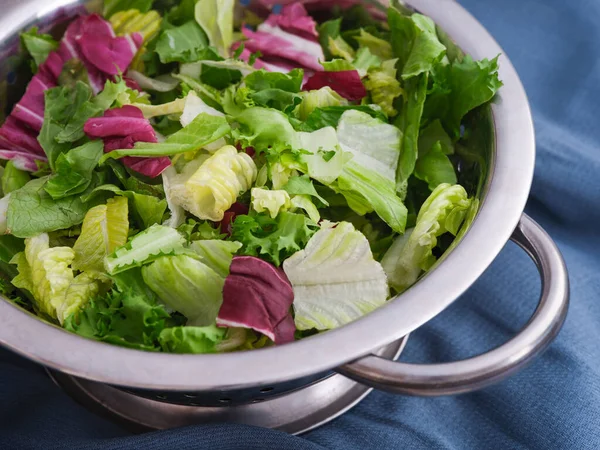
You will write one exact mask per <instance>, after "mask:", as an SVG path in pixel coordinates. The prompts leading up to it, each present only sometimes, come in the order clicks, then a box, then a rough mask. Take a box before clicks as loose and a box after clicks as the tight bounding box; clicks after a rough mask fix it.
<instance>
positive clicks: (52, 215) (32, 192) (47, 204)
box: [7, 177, 103, 238]
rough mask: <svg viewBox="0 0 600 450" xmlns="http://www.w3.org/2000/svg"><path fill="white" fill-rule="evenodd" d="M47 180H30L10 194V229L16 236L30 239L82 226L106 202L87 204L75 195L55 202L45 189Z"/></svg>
mask: <svg viewBox="0 0 600 450" xmlns="http://www.w3.org/2000/svg"><path fill="white" fill-rule="evenodd" d="M47 180H48V178H47V177H44V178H38V179H34V180H31V181H30V182H29V183H27V184H26V185H25V186H23V187H22V188H21V189H18V190H16V191H14V192H13V193H12V194H11V197H10V201H9V203H8V211H7V226H8V231H9V232H10V233H11V234H13V235H14V236H17V237H21V238H30V237H34V236H37V235H39V234H41V233H49V232H51V231H56V230H65V229H68V228H71V227H72V226H74V225H79V224H80V223H81V222H82V221H83V218H84V217H85V213H86V212H87V211H88V209H90V208H91V207H93V206H96V205H97V204H98V203H100V202H102V201H103V199H102V198H95V199H94V200H93V201H90V202H88V203H84V202H83V201H82V200H81V199H80V198H79V196H76V195H74V196H71V197H65V198H62V199H60V200H54V199H52V197H50V195H49V194H48V193H47V192H46V191H45V190H44V185H45V184H46V182H47Z"/></svg>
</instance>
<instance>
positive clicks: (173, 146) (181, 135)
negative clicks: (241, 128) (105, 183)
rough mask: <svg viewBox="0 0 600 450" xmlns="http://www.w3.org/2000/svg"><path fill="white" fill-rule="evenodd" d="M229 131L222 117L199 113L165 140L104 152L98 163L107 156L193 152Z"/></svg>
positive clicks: (117, 157)
mask: <svg viewBox="0 0 600 450" xmlns="http://www.w3.org/2000/svg"><path fill="white" fill-rule="evenodd" d="M230 131H231V128H230V126H229V124H228V123H227V120H226V119H225V118H224V117H216V116H212V115H210V114H206V113H201V114H198V116H196V118H195V119H194V120H193V121H192V123H190V124H189V125H188V126H186V127H184V128H183V129H181V130H179V131H178V132H177V133H175V134H172V135H171V136H169V137H168V138H167V139H166V140H165V142H162V143H158V144H154V143H150V142H137V143H136V144H135V147H134V148H133V149H128V150H114V151H112V152H110V153H106V154H105V155H104V156H103V157H102V158H101V159H100V163H103V162H104V161H106V160H107V159H109V158H115V159H119V158H123V157H125V156H146V157H158V156H173V155H178V154H180V153H187V152H194V151H197V150H200V149H201V148H203V147H205V146H206V145H208V144H211V143H212V142H215V141H217V140H219V139H221V138H222V137H224V136H225V135H227V134H228V133H229V132H230Z"/></svg>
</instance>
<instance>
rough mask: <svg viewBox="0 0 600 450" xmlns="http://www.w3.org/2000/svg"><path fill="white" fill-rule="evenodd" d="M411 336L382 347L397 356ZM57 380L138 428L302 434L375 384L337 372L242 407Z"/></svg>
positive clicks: (59, 375)
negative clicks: (215, 427) (242, 428)
mask: <svg viewBox="0 0 600 450" xmlns="http://www.w3.org/2000/svg"><path fill="white" fill-rule="evenodd" d="M406 339H407V338H403V339H401V340H399V341H396V342H394V343H392V344H390V345H388V346H386V347H385V348H383V349H381V350H380V351H378V352H376V353H377V354H379V355H380V356H383V357H386V358H388V359H396V358H398V357H399V356H400V353H401V352H402V349H403V348H404V345H405V343H406ZM47 371H48V374H49V375H50V377H51V378H52V379H53V381H54V382H55V383H56V384H57V385H58V386H60V387H61V388H62V389H64V390H65V392H67V393H68V394H69V395H71V396H72V397H73V398H74V399H75V400H77V401H78V402H79V403H81V404H83V405H84V406H86V407H87V408H88V409H90V410H92V411H94V412H95V413H97V414H99V415H101V416H104V417H106V418H108V419H111V420H113V421H116V422H118V423H120V424H121V425H123V426H124V427H126V428H127V429H129V430H131V431H133V432H136V433H140V432H145V431H152V430H164V429H170V428H177V427H183V426H188V425H195V424H205V423H241V424H246V425H255V426H260V427H267V428H273V429H278V430H281V431H285V432H287V433H290V434H300V433H304V432H307V431H309V430H312V429H314V428H316V427H318V426H320V425H323V424H325V423H327V422H329V421H331V420H333V419H335V418H336V417H338V416H340V415H341V414H343V413H345V412H346V411H348V410H349V409H351V408H352V407H354V406H355V405H357V404H358V403H359V402H360V401H361V400H363V399H364V398H365V397H366V396H367V395H368V394H369V393H370V392H371V390H372V389H371V388H369V387H367V386H364V385H362V384H360V383H356V382H354V381H352V380H350V379H348V378H346V377H344V376H342V375H339V374H335V375H333V376H330V377H328V378H326V379H324V380H322V381H320V382H317V383H314V384H311V385H309V386H307V387H305V388H301V389H298V390H296V391H294V392H292V393H290V394H287V395H282V396H279V397H275V398H272V399H269V400H264V401H261V399H256V400H255V402H254V403H250V404H246V405H238V406H222V407H201V406H185V405H176V404H171V403H165V402H161V401H157V400H151V399H148V398H144V397H139V396H137V395H135V394H131V393H129V392H125V391H123V390H121V389H117V388H114V387H112V386H109V385H106V384H103V383H98V382H94V381H89V380H84V379H81V378H76V377H72V376H70V375H66V374H64V373H61V372H57V371H55V370H51V369H47Z"/></svg>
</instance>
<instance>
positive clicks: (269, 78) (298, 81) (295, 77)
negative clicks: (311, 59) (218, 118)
mask: <svg viewBox="0 0 600 450" xmlns="http://www.w3.org/2000/svg"><path fill="white" fill-rule="evenodd" d="M303 77H304V71H303V70H302V69H294V70H292V71H291V72H289V73H280V72H267V71H266V70H264V69H261V70H257V71H255V72H253V73H251V74H249V75H248V76H246V78H244V83H245V84H246V86H248V88H250V89H252V90H254V91H257V92H258V91H263V90H265V89H281V90H282V91H286V92H291V93H294V94H297V93H298V92H300V90H301V89H302V79H303Z"/></svg>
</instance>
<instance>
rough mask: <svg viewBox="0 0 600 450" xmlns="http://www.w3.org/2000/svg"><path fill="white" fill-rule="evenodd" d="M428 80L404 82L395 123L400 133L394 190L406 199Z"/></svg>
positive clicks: (427, 76) (416, 153)
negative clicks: (402, 96) (400, 103)
mask: <svg viewBox="0 0 600 450" xmlns="http://www.w3.org/2000/svg"><path fill="white" fill-rule="evenodd" d="M428 80H429V75H428V74H423V75H421V76H420V77H417V78H414V79H411V80H407V81H406V82H405V84H404V89H405V92H406V96H405V99H406V100H405V102H404V106H403V108H402V112H401V114H400V115H399V116H398V118H397V120H396V122H395V123H396V125H397V126H398V128H400V130H401V131H402V141H401V145H400V161H399V164H398V171H397V173H396V190H397V191H398V193H399V195H400V197H402V198H405V197H406V189H407V187H408V179H409V178H410V176H411V175H412V173H413V172H414V170H415V164H416V162H417V158H418V155H419V129H420V126H421V119H422V117H423V108H424V105H425V99H426V97H427V83H428Z"/></svg>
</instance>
